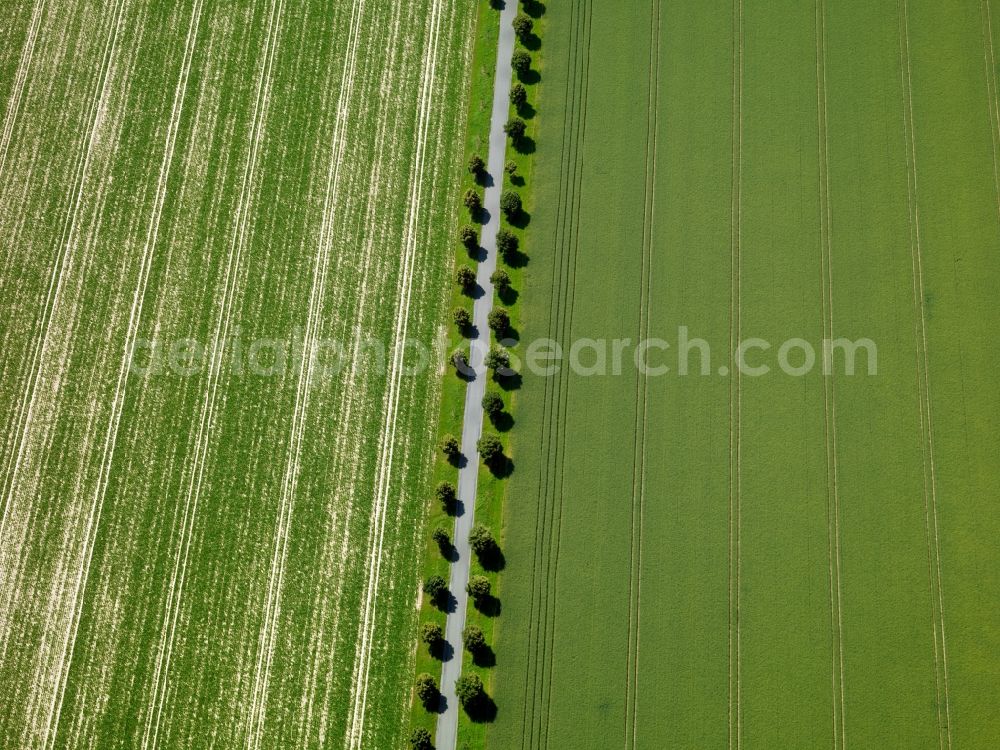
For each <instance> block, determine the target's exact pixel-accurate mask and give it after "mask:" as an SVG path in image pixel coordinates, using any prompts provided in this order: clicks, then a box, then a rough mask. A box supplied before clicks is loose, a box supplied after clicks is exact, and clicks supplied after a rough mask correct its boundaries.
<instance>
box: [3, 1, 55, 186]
mask: <svg viewBox="0 0 1000 750" xmlns="http://www.w3.org/2000/svg"><path fill="white" fill-rule="evenodd" d="M46 3H47V0H38V2H36V3H35V8H34V10H33V11H32V13H31V23H30V25H29V26H28V36H27V38H26V39H25V41H24V48H23V49H22V50H21V58H20V60H19V61H18V64H17V72H16V73H15V74H14V88H13V90H12V91H11V94H10V100H9V102H8V104H7V113H6V114H5V115H4V121H3V130H2V131H0V179H2V178H3V173H4V168H5V167H6V166H7V150H8V149H9V148H10V141H11V138H12V137H13V135H14V128H15V127H16V125H17V118H18V115H20V113H21V101H22V99H23V96H24V88H25V86H26V85H27V82H28V79H29V76H30V73H31V62H32V60H33V59H34V57H35V44H36V43H37V41H38V33H39V29H40V28H41V25H42V17H43V15H44V14H45V6H46Z"/></svg>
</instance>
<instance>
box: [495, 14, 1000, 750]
mask: <svg viewBox="0 0 1000 750" xmlns="http://www.w3.org/2000/svg"><path fill="white" fill-rule="evenodd" d="M996 12H997V8H996V4H995V3H991V2H990V0H982V2H974V3H966V4H955V3H939V2H931V1H930V0H900V2H898V3H897V2H893V3H870V2H862V1H861V0H846V1H844V2H836V3H833V2H826V1H825V0H817V1H816V2H813V3H806V4H803V3H798V2H792V1H791V0H788V1H784V0H782V1H780V2H776V3H775V2H767V3H765V2H751V0H719V1H718V2H714V1H713V2H705V3H696V4H693V3H684V2H673V1H671V0H666V1H664V2H657V1H653V2H649V3H640V4H638V5H635V6H633V7H630V8H629V11H628V12H623V11H622V10H621V8H619V7H618V6H615V7H611V6H605V5H602V4H600V3H586V2H581V3H573V4H564V5H557V4H554V3H552V4H548V7H547V10H546V19H547V20H546V27H547V33H546V38H545V52H544V54H545V60H546V70H545V82H544V86H545V92H546V95H545V117H544V119H543V120H542V121H541V127H540V129H539V136H538V139H537V140H538V152H537V154H536V156H535V158H536V166H535V188H534V189H535V196H536V201H535V203H536V210H535V211H534V213H533V218H532V223H531V227H530V229H529V232H530V242H529V247H530V248H531V265H530V266H529V274H528V283H527V285H526V288H525V289H524V290H523V295H524V297H523V298H524V303H523V304H524V310H525V312H524V318H525V321H526V323H525V326H524V330H522V331H520V335H521V339H522V341H531V340H533V339H534V338H536V337H543V338H545V337H549V338H556V339H558V340H559V341H560V342H561V343H562V345H563V347H564V349H568V348H569V347H570V346H571V344H572V343H573V342H574V341H577V340H579V339H582V338H586V339H590V340H597V341H615V340H619V339H631V340H633V341H634V340H635V338H636V337H637V336H638V337H640V338H641V337H642V336H644V335H646V334H647V333H648V334H649V335H651V336H654V337H657V338H661V339H663V340H666V341H667V342H669V343H670V344H671V345H672V348H671V349H668V350H666V351H665V353H662V354H661V353H659V352H658V353H657V356H656V357H655V358H654V359H655V360H656V363H657V364H659V363H661V362H662V363H663V364H666V365H668V366H670V367H671V371H670V373H668V374H666V375H661V376H653V375H645V374H643V373H641V372H639V371H638V368H635V367H634V366H632V365H631V363H629V362H628V361H627V360H626V363H625V366H624V370H623V372H622V373H621V374H620V375H615V374H607V375H603V376H602V375H597V376H587V375H584V374H581V372H579V371H575V372H574V371H572V370H570V369H569V367H568V366H567V367H564V368H563V369H562V370H560V371H559V373H557V374H556V375H555V376H552V377H545V378H543V377H540V376H538V375H536V374H534V373H531V372H528V373H526V374H525V376H524V383H523V387H522V390H521V392H519V401H518V413H517V423H518V428H517V429H518V446H519V450H518V451H517V452H516V454H515V457H514V459H515V461H516V465H517V470H516V471H515V472H514V474H513V475H512V477H511V480H510V481H511V490H510V493H511V496H512V497H514V498H518V497H520V498H525V497H530V498H532V501H531V502H527V503H520V504H515V507H512V508H510V509H509V510H508V512H507V517H506V527H505V538H504V541H505V550H504V552H505V556H506V558H507V560H508V568H509V570H511V571H513V570H515V569H516V570H518V571H519V574H517V575H505V577H504V578H503V579H502V586H501V590H500V592H499V594H498V595H499V597H500V598H501V600H502V601H503V628H502V632H501V637H500V638H499V640H498V648H497V653H496V658H497V666H496V678H495V684H496V686H497V689H496V695H495V697H496V701H497V704H498V706H500V707H501V711H500V713H499V714H498V717H497V723H496V725H495V726H494V727H492V728H491V729H490V730H489V732H488V739H489V743H490V745H491V746H495V747H498V748H501V747H502V748H507V747H516V748H521V749H522V750H527V749H528V748H540V747H549V748H561V747H596V746H600V747H619V746H624V747H626V748H633V747H634V748H661V747H664V746H671V747H729V748H734V749H735V748H741V747H750V746H762V747H833V748H847V747H914V748H953V747H954V748H958V747H976V748H980V747H981V748H990V747H993V746H995V745H996V744H997V742H998V740H1000V725H998V723H997V721H996V712H995V711H994V710H993V708H992V706H991V705H990V698H988V697H987V696H990V695H995V692H996V686H997V685H998V684H1000V661H998V660H997V658H996V654H997V653H998V652H1000V620H998V618H997V615H996V612H995V608H994V607H991V606H990V602H992V601H994V600H996V598H997V597H998V596H1000V577H998V574H997V571H1000V559H998V553H997V546H996V544H995V539H996V538H997V535H998V533H1000V529H998V528H997V527H998V516H997V514H996V512H995V507H994V506H995V502H994V501H995V498H996V494H997V486H998V482H1000V477H998V473H997V470H998V463H997V456H998V455H1000V444H998V438H997V434H998V433H997V430H996V425H997V422H998V420H1000V400H998V395H997V394H998V393H1000V388H998V382H997V375H996V373H997V371H998V370H997V356H996V350H995V347H993V346H992V344H991V340H992V332H993V331H994V330H995V329H996V327H997V326H998V325H1000V307H998V305H997V301H996V289H997V288H1000V255H998V252H997V248H998V247H1000V178H998V175H1000V168H998V165H1000V150H998V149H1000V101H998V93H997V91H998V87H997V71H996V63H997V57H996V55H995V48H996V44H997V34H998V28H997V27H998V24H996V23H994V19H995V17H996ZM643 123H645V124H646V127H642V126H641V125H642V124H643ZM637 124H638V126H637ZM609 259H611V260H612V262H610V263H609ZM682 326H683V327H685V328H687V329H688V334H689V336H690V337H691V338H698V339H703V340H705V341H706V342H708V344H709V347H710V356H709V359H710V365H711V366H710V368H709V371H708V372H707V373H706V374H701V373H700V372H699V370H698V360H699V359H700V356H701V355H700V354H699V353H698V350H697V349H696V350H695V354H694V355H693V356H692V357H691V360H692V361H693V362H694V364H693V366H692V371H693V372H690V373H689V374H687V375H684V374H682V373H681V372H680V366H679V356H678V349H679V348H680V347H679V330H678V329H679V327H682ZM839 337H846V338H849V339H851V340H852V341H853V340H857V339H861V338H869V339H871V340H872V341H873V342H875V344H876V345H877V368H876V372H875V373H874V374H869V373H868V372H867V367H866V364H865V363H864V361H863V360H861V361H860V362H859V363H858V367H857V368H856V370H855V374H853V375H852V374H849V373H847V372H846V371H845V364H846V363H845V361H843V360H838V359H836V358H835V359H834V369H833V371H832V373H831V374H830V375H829V376H826V375H824V374H823V373H822V367H821V366H819V365H817V366H816V367H815V368H813V369H812V370H811V371H810V372H809V373H808V374H806V375H804V376H801V377H799V376H793V375H790V374H786V373H784V372H781V371H780V370H779V369H778V366H777V361H778V352H779V349H780V347H781V346H782V344H783V343H785V342H788V341H790V340H794V339H801V340H805V341H807V342H809V343H810V344H811V345H812V346H813V347H814V348H815V351H816V353H817V354H818V355H820V356H821V353H822V346H823V344H822V341H823V340H824V339H828V340H832V339H837V338H839ZM750 338H754V339H758V338H759V339H763V340H765V341H767V342H769V343H770V345H771V347H772V348H771V349H769V350H768V349H757V350H754V352H753V356H752V357H750V359H752V360H753V364H754V365H756V364H758V363H766V364H768V365H770V366H771V368H772V371H771V373H770V374H767V375H760V374H757V375H754V374H751V373H743V372H741V371H740V369H739V368H737V367H736V361H735V357H734V352H735V351H736V346H737V345H738V344H739V343H740V342H745V341H748V340H749V339H750ZM564 364H565V362H564ZM524 446H531V447H530V448H526V447H524ZM535 446H537V448H535Z"/></svg>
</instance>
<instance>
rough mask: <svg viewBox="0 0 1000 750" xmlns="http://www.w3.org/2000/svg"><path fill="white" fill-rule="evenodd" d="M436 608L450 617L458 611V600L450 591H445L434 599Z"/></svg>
mask: <svg viewBox="0 0 1000 750" xmlns="http://www.w3.org/2000/svg"><path fill="white" fill-rule="evenodd" d="M434 606H435V607H437V608H438V609H439V610H441V611H442V612H444V613H446V614H449V615H450V614H451V613H452V612H454V611H455V610H457V609H458V599H456V598H455V595H454V594H453V593H451V592H450V591H445V592H444V593H443V594H441V595H440V596H438V597H435V598H434Z"/></svg>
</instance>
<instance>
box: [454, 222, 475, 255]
mask: <svg viewBox="0 0 1000 750" xmlns="http://www.w3.org/2000/svg"><path fill="white" fill-rule="evenodd" d="M458 241H459V242H461V243H462V245H463V246H464V247H465V249H466V250H468V251H469V252H470V253H471V252H472V251H473V250H475V249H476V248H477V247H479V235H478V234H476V230H475V228H474V227H470V226H469V225H468V224H466V225H465V226H464V227H462V228H461V229H459V230H458Z"/></svg>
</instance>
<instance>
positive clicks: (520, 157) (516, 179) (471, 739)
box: [458, 3, 545, 750]
mask: <svg viewBox="0 0 1000 750" xmlns="http://www.w3.org/2000/svg"><path fill="white" fill-rule="evenodd" d="M543 11H544V6H542V5H540V4H534V3H522V8H521V9H520V10H519V12H521V13H525V14H527V15H528V16H529V17H531V19H532V21H533V22H534V29H533V34H534V36H535V40H534V43H533V44H531V49H527V48H525V46H524V45H523V44H521V42H520V41H518V43H517V45H516V47H515V50H521V51H526V52H527V53H528V54H529V55H531V73H530V75H529V76H526V77H525V78H524V79H521V80H520V83H522V84H523V85H524V86H525V88H526V89H527V91H528V103H527V106H526V107H525V108H524V109H523V110H522V111H521V112H518V111H517V110H516V109H515V108H514V107H513V106H511V108H510V110H509V113H508V117H520V118H521V119H523V120H524V121H525V122H526V124H527V129H526V132H525V138H524V139H523V143H525V144H527V148H524V147H522V148H523V152H522V150H518V149H515V148H513V147H511V146H510V145H508V148H507V156H506V160H507V163H508V164H509V163H510V162H513V163H514V164H516V165H517V169H516V171H515V172H514V175H513V176H511V175H510V174H508V173H507V172H506V171H505V172H504V174H503V175H502V177H503V191H504V192H506V191H508V190H512V191H514V192H517V193H518V194H519V195H520V196H521V200H522V202H523V206H524V214H525V218H526V221H518V222H517V224H518V226H513V225H511V223H510V222H508V221H506V220H505V221H504V222H503V228H504V229H507V230H509V231H511V232H513V233H514V234H515V235H516V236H517V239H518V242H519V249H520V253H521V254H522V255H521V259H520V260H519V261H518V262H516V263H514V264H513V265H511V264H508V263H505V262H504V261H503V259H502V258H501V259H500V262H499V263H498V265H497V268H498V269H502V270H504V271H506V272H507V274H508V275H509V276H510V280H511V291H510V292H509V293H508V294H503V295H501V294H498V295H497V300H496V307H502V308H504V309H506V310H507V311H508V313H509V315H510V320H511V331H510V332H509V333H508V334H507V336H506V337H505V340H506V339H513V340H514V341H515V342H517V343H515V344H514V345H513V348H512V352H511V354H512V361H514V362H516V361H517V358H523V356H524V347H523V346H521V342H520V341H519V335H520V334H519V332H520V331H521V330H523V328H524V324H525V323H526V322H527V321H526V320H525V319H524V318H523V313H524V309H523V305H522V304H521V302H522V299H521V296H520V294H521V291H522V290H523V289H524V282H525V275H526V273H527V270H528V264H529V260H530V256H531V223H530V218H531V216H532V214H533V213H534V211H535V208H536V207H535V204H534V195H533V190H532V187H533V179H532V178H533V168H534V158H533V153H534V145H535V143H536V139H537V134H538V112H539V111H540V104H539V99H540V94H541V88H542V86H541V82H542V81H543V80H544V65H543V61H542V59H541V58H542V56H541V50H542V41H543V40H544V36H545V16H544V13H543ZM514 82H515V83H518V82H519V80H518V77H517V74H516V73H515V80H514ZM496 307H494V309H496ZM491 343H492V344H494V345H496V344H497V341H496V336H495V335H491ZM515 383H516V384H515ZM515 383H511V382H510V381H493V382H490V383H489V384H488V386H487V393H489V392H491V391H492V392H496V393H499V394H501V395H502V396H503V400H504V415H505V419H504V421H502V422H500V423H499V424H494V423H491V422H489V420H488V419H487V423H486V424H484V426H483V434H484V435H489V434H496V435H499V437H500V440H501V442H502V443H503V446H504V455H506V456H507V457H509V458H510V459H511V460H512V461H513V462H514V464H515V468H514V471H517V468H516V460H517V440H516V433H517V430H516V429H512V428H515V427H516V423H517V402H518V385H517V384H519V383H520V379H516V381H515ZM508 485H509V481H508V479H507V477H497V476H495V475H494V474H493V472H492V471H490V470H489V469H488V468H486V467H485V466H480V470H479V491H478V496H477V498H476V523H477V524H482V525H484V526H486V527H487V528H488V529H490V531H492V532H493V534H494V536H495V537H496V538H497V540H498V542H499V544H500V548H501V550H504V549H506V544H505V542H506V539H505V525H504V519H505V512H504V510H505V503H507V501H508V497H507V488H508ZM511 510H512V509H511V508H507V513H508V514H509V513H510V512H511ZM476 575H482V576H486V578H488V579H489V581H490V585H491V588H492V591H493V594H494V596H496V597H497V598H498V599H499V600H500V602H501V610H500V613H501V614H500V616H496V615H486V614H483V613H482V612H480V611H479V610H478V609H476V608H475V607H474V606H471V605H470V607H469V610H468V612H467V613H466V627H469V626H471V625H476V626H478V627H479V628H481V629H482V631H483V634H484V635H485V637H486V643H487V644H488V645H489V646H490V648H491V649H493V652H494V653H495V652H496V651H497V640H498V639H499V638H500V637H501V635H502V626H501V623H502V622H503V617H502V603H503V586H502V580H503V575H502V571H499V572H495V571H487V570H484V569H483V567H482V566H481V565H480V564H479V561H478V560H477V559H475V558H474V559H473V560H472V569H471V571H470V576H476ZM461 658H462V659H463V662H462V674H463V675H464V674H473V673H474V674H478V675H479V677H480V678H481V679H482V681H483V685H484V686H485V688H486V692H487V693H488V694H489V695H491V696H495V694H496V689H495V685H494V680H493V677H494V674H495V671H496V670H495V669H493V668H492V667H491V666H490V665H489V664H488V663H487V664H482V665H477V664H475V663H474V662H473V660H472V657H471V655H470V654H469V653H468V652H467V651H464V650H463V652H462V654H461ZM505 708H507V707H505V706H503V705H499V706H498V710H499V711H503V710H504V709H505ZM487 727H488V725H486V724H480V723H475V722H473V721H472V720H470V719H469V717H468V715H467V714H466V713H465V712H464V711H461V712H460V713H459V725H458V736H459V738H460V739H459V748H461V749H462V750H471V749H472V748H475V749H476V750H481V749H482V748H485V747H487V743H488V737H487Z"/></svg>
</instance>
